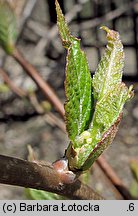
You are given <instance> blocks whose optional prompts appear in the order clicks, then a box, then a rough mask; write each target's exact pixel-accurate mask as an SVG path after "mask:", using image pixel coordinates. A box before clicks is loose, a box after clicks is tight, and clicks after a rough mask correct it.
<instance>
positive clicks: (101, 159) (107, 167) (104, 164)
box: [97, 155, 132, 200]
mask: <svg viewBox="0 0 138 216" xmlns="http://www.w3.org/2000/svg"><path fill="white" fill-rule="evenodd" d="M97 163H98V164H99V166H100V167H101V169H102V170H103V171H104V173H105V174H106V176H107V177H108V178H109V179H110V180H111V182H112V183H113V185H114V186H115V187H116V188H117V189H118V191H119V192H120V193H121V194H122V195H123V197H124V198H125V199H126V200H130V199H132V197H131V195H130V193H129V191H128V190H127V188H126V186H125V185H124V184H123V182H122V180H121V179H120V178H119V177H118V176H117V175H116V173H115V171H114V170H113V169H112V168H111V166H110V165H109V164H108V163H107V161H106V160H105V158H104V157H103V156H102V155H101V156H100V157H99V158H98V160H97Z"/></svg>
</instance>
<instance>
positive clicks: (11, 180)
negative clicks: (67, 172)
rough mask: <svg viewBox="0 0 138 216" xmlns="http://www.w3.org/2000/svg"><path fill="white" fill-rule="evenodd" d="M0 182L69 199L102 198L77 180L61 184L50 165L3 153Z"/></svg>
mask: <svg viewBox="0 0 138 216" xmlns="http://www.w3.org/2000/svg"><path fill="white" fill-rule="evenodd" d="M0 183H2V184H10V185H16V186H22V187H26V188H35V189H40V190H45V191H50V192H54V193H57V194H60V195H64V196H66V197H68V198H71V199H86V200H87V199H89V200H100V199H103V198H102V197H101V196H100V195H98V194H97V193H95V192H94V191H93V190H92V189H91V188H90V187H88V186H87V185H84V184H82V183H81V182H80V181H79V180H76V181H75V182H74V183H72V184H66V185H65V184H62V183H61V181H60V177H59V175H58V173H57V172H56V170H54V169H53V167H52V165H49V164H40V163H34V162H29V161H25V160H21V159H17V158H12V157H8V156H3V155H0Z"/></svg>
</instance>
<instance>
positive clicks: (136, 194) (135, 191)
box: [129, 180, 138, 199]
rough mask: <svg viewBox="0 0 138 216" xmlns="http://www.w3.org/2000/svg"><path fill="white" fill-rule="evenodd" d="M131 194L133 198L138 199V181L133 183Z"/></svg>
mask: <svg viewBox="0 0 138 216" xmlns="http://www.w3.org/2000/svg"><path fill="white" fill-rule="evenodd" d="M129 192H130V194H131V196H132V197H133V198H135V199H138V183H137V181H136V180H133V182H132V183H131V185H130V188H129Z"/></svg>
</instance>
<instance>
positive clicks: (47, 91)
mask: <svg viewBox="0 0 138 216" xmlns="http://www.w3.org/2000/svg"><path fill="white" fill-rule="evenodd" d="M12 56H13V57H14V59H15V60H16V61H17V62H18V63H19V64H20V65H21V66H22V67H23V69H24V70H25V71H26V73H27V74H28V75H29V76H30V77H31V78H32V79H33V80H34V82H35V83H36V84H37V86H38V87H39V88H40V89H41V91H42V92H43V93H44V95H45V96H46V97H47V99H48V100H49V101H50V102H51V104H52V105H53V106H54V108H55V109H56V110H57V111H58V112H59V113H60V115H61V116H62V117H63V118H64V107H63V104H62V103H61V101H60V100H59V98H58V97H57V96H56V94H55V93H54V90H53V89H52V88H51V86H50V85H49V84H48V83H47V82H45V80H43V78H42V77H41V76H40V75H39V72H38V71H37V70H36V69H35V68H34V67H33V66H32V65H31V64H30V63H29V62H28V61H27V60H26V59H25V58H24V57H23V56H22V54H21V53H20V52H19V51H18V50H17V49H16V48H15V50H14V52H13V53H12Z"/></svg>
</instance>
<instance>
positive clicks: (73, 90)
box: [56, 1, 93, 143]
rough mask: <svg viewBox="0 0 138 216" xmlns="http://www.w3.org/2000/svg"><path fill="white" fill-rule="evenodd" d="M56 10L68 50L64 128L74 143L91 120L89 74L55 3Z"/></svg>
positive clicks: (84, 60)
mask: <svg viewBox="0 0 138 216" xmlns="http://www.w3.org/2000/svg"><path fill="white" fill-rule="evenodd" d="M56 10H57V23H58V27H59V32H60V35H61V39H62V41H63V43H64V45H65V47H66V48H67V49H68V54H67V65H66V81H65V92H66V98H67V100H66V104H65V117H66V128H67V131H68V134H69V138H70V140H71V141H72V142H73V143H75V138H76V137H77V136H78V135H80V134H81V133H82V132H83V131H84V130H85V129H86V128H88V126H89V124H90V121H91V118H92V113H93V100H92V86H91V85H92V84H91V74H90V71H89V67H88V62H87V58H86V55H85V53H84V52H83V51H82V50H81V48H80V41H79V40H78V39H77V38H75V37H73V36H71V34H70V32H69V29H68V26H67V24H66V22H65V18H64V16H63V14H62V11H61V9H60V6H59V4H58V2H57V1H56Z"/></svg>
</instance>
